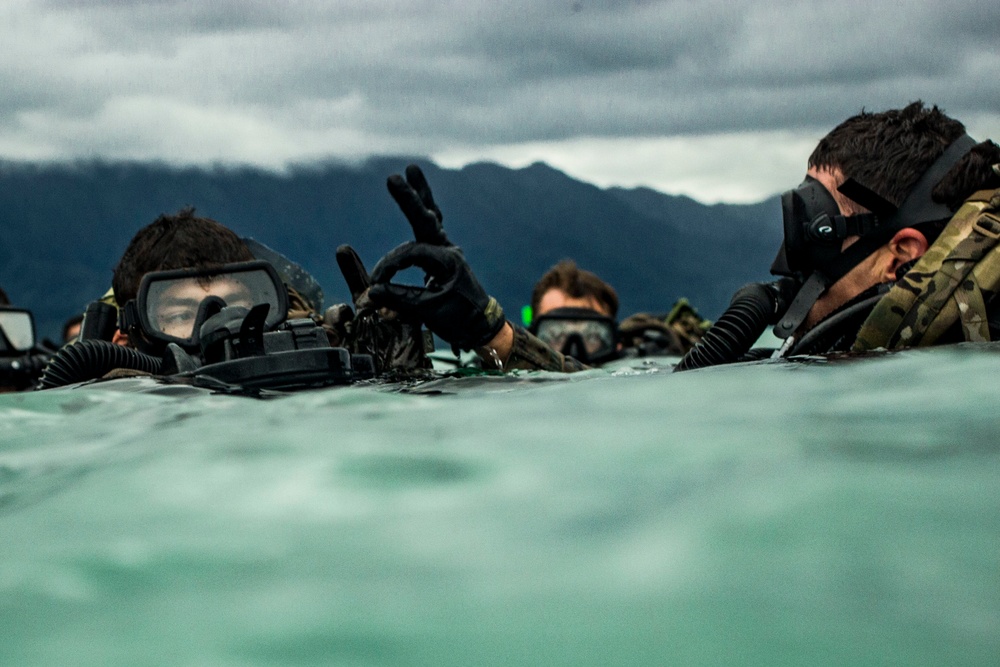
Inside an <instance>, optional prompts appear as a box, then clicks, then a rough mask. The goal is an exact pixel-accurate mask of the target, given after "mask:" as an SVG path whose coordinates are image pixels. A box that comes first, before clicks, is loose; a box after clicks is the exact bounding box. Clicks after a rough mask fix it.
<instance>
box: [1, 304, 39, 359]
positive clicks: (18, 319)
mask: <svg viewBox="0 0 1000 667" xmlns="http://www.w3.org/2000/svg"><path fill="white" fill-rule="evenodd" d="M0 329H3V334H4V336H5V337H6V339H7V342H9V343H10V346H11V347H13V348H14V349H13V350H9V352H11V351H12V352H27V351H29V350H30V349H31V348H33V347H34V346H35V322H34V319H33V318H32V317H31V312H30V311H27V310H21V309H17V308H12V309H0ZM2 346H5V345H4V343H3V342H2V341H0V347H2Z"/></svg>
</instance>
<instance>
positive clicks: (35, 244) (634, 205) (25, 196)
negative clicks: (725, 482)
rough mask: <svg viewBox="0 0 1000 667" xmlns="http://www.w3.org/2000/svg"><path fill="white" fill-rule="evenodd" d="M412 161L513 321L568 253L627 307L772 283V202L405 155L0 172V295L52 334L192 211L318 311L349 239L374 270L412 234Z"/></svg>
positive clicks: (718, 307)
mask: <svg viewBox="0 0 1000 667" xmlns="http://www.w3.org/2000/svg"><path fill="white" fill-rule="evenodd" d="M412 161H415V162H417V163H418V164H420V165H421V166H422V167H423V168H424V171H425V173H426V174H427V178H428V180H429V181H430V183H431V186H432V187H433V189H434V194H435V198H436V200H437V201H438V204H439V205H440V207H441V209H442V210H443V212H444V222H445V228H446V229H447V230H448V234H449V235H450V237H451V238H452V240H453V241H455V243H458V244H459V245H461V246H462V247H463V248H464V250H465V253H466V256H467V257H468V259H469V261H470V263H471V265H472V266H473V268H474V270H475V271H476V274H477V275H478V276H479V278H480V281H481V282H482V283H483V285H484V286H485V287H486V289H487V290H488V291H489V292H490V293H491V294H493V295H494V296H496V297H497V298H498V299H499V300H500V302H501V304H503V306H504V307H505V309H507V311H508V314H509V315H511V317H512V319H513V318H516V317H517V314H518V310H519V308H520V306H521V305H522V304H524V303H527V301H528V299H529V297H530V293H531V288H532V286H533V284H534V282H535V281H536V280H537V278H538V277H539V276H540V275H541V274H542V273H543V272H544V271H545V270H546V269H547V268H549V267H550V266H551V265H552V264H554V263H555V262H557V261H558V260H560V259H563V258H566V257H570V258H573V259H575V260H576V261H577V263H578V264H579V265H580V266H582V267H583V268H586V269H590V270H592V271H594V272H596V273H597V274H598V275H600V276H602V277H603V278H605V279H606V280H608V281H609V282H611V283H612V284H613V285H614V286H615V287H616V288H617V290H618V291H619V294H620V297H621V302H622V314H628V313H630V312H635V311H638V310H665V309H667V308H669V307H670V305H671V304H672V303H673V302H674V301H675V300H676V299H677V298H678V297H681V296H686V297H688V299H690V301H691V302H692V303H693V304H694V305H695V306H696V307H698V308H699V309H700V310H701V311H702V313H703V314H704V315H706V316H708V317H715V316H717V315H718V314H719V313H720V312H721V311H722V310H723V309H724V308H725V306H726V304H727V303H728V299H729V296H730V295H731V294H732V292H733V291H734V290H735V289H736V288H737V287H739V286H740V285H741V284H743V283H745V282H748V281H751V280H761V279H765V278H766V277H767V268H768V267H769V266H770V262H771V260H772V258H773V256H774V253H775V251H776V249H777V246H778V243H779V241H780V223H779V220H780V218H779V217H778V215H779V213H778V206H777V202H776V200H768V201H766V202H763V203H761V204H755V205H749V206H737V205H715V206H705V205H703V204H700V203H698V202H696V201H694V200H692V199H689V198H687V197H675V196H669V195H665V194H662V193H659V192H656V191H653V190H650V189H648V188H638V189H621V188H611V189H601V188H598V187H596V186H593V185H590V184H587V183H583V182H581V181H577V180H575V179H573V178H570V177H569V176H567V175H566V174H564V173H562V172H560V171H558V170H556V169H553V168H551V167H549V166H546V165H544V164H533V165H531V166H529V167H526V168H524V169H508V168H506V167H501V166H498V165H495V164H473V165H469V166H467V167H465V168H463V169H459V170H449V169H441V168H439V167H437V166H435V165H433V164H431V163H429V162H428V161H426V160H419V159H417V160H413V159H411V158H405V157H400V158H377V159H372V160H369V161H367V162H365V163H363V164H361V165H356V166H349V165H342V164H322V165H313V166H300V167H294V168H291V169H290V170H288V171H287V172H286V173H275V172H271V171H265V170H261V169H256V168H250V167H245V168H243V167H241V168H221V167H220V168H214V169H198V168H175V167H169V166H165V165H161V164H144V163H105V162H86V163H76V164H21V163H4V164H0V232H2V242H0V286H2V287H3V288H4V289H6V290H7V292H8V294H9V295H10V296H11V299H12V300H13V301H14V302H15V304H16V305H22V306H25V307H30V308H32V309H33V310H34V311H35V313H36V318H37V320H38V323H39V329H40V330H41V331H42V332H43V333H44V334H47V335H49V336H54V335H55V334H56V332H57V331H58V329H59V326H60V324H61V323H62V321H63V320H65V319H66V318H67V317H68V316H70V315H71V314H73V313H75V312H81V311H82V309H83V307H84V305H85V304H86V303H87V302H88V301H90V300H92V299H94V298H97V297H99V296H100V295H101V294H103V293H104V291H105V290H106V289H107V288H108V287H109V285H110V282H111V272H112V269H113V268H114V265H115V263H116V262H117V260H118V258H119V257H120V256H121V253H122V251H123V250H124V249H125V246H126V245H127V244H128V242H129V240H130V239H131V237H132V235H133V234H134V233H135V232H136V231H137V230H138V229H139V228H140V227H142V226H143V225H145V224H148V223H149V222H151V221H152V220H154V219H155V218H156V216H157V215H159V214H161V213H164V212H174V211H177V210H178V209H180V208H182V207H184V206H189V205H190V206H195V207H196V208H197V210H198V213H199V214H200V215H204V216H208V217H211V218H215V219H216V220H218V221H220V222H222V223H223V224H225V225H227V226H229V227H230V228H232V229H234V230H235V231H236V232H238V233H239V234H241V235H243V236H251V237H253V238H255V239H257V240H259V241H262V242H263V243H266V244H267V245H269V246H271V247H273V248H275V249H276V250H279V251H280V252H282V253H284V254H286V255H288V256H289V257H291V258H292V259H295V260H296V261H298V262H300V263H301V264H302V265H303V266H304V267H306V268H307V269H308V270H309V271H311V272H312V273H313V275H314V276H315V277H316V278H317V280H319V282H320V283H321V284H322V285H323V287H324V289H325V291H326V302H327V304H330V303H335V302H338V301H347V300H348V298H347V290H346V287H345V286H344V283H343V280H342V278H341V276H340V275H339V273H338V270H337V268H336V262H335V260H334V251H335V249H336V247H337V246H338V245H339V244H341V243H350V244H352V245H353V246H354V247H355V248H356V249H357V250H358V252H359V253H360V255H361V257H362V258H363V259H364V261H365V262H366V263H367V265H368V267H369V269H370V268H371V267H372V266H373V265H374V264H375V262H376V261H377V260H378V258H379V257H380V256H381V255H382V254H384V253H385V252H386V251H388V250H389V249H391V248H393V247H394V246H396V245H398V244H399V243H402V242H404V241H407V240H410V229H409V225H408V224H407V222H406V220H405V218H404V217H403V216H402V214H401V213H400V212H399V211H398V210H397V209H396V206H395V204H394V202H393V201H392V199H391V198H390V197H389V195H388V193H387V192H386V189H385V178H386V176H387V175H389V174H390V173H394V172H401V171H402V169H403V168H404V167H405V166H406V164H407V163H408V162H412Z"/></svg>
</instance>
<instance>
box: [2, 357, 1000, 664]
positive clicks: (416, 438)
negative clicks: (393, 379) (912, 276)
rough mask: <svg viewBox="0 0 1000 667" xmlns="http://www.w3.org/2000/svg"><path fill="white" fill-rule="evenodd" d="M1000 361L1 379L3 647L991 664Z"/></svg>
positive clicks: (69, 651)
mask: <svg viewBox="0 0 1000 667" xmlns="http://www.w3.org/2000/svg"><path fill="white" fill-rule="evenodd" d="M998 376H1000V355H997V354H994V353H990V352H989V351H981V350H979V351H977V350H969V349H958V348H954V349H950V350H947V349H943V350H933V351H930V352H911V353H905V354H900V355H895V356H892V357H889V358H883V359H875V360H866V361H862V362H855V363H838V364H810V365H803V364H782V365H758V366H750V367H731V368H721V369H712V370H708V371H701V372H692V373H684V374H676V375H673V374H669V373H666V372H663V371H662V369H661V370H658V369H656V368H655V367H650V368H646V369H642V368H640V369H639V370H628V369H624V370H619V371H617V372H614V373H612V372H607V371H592V372H588V373H584V374H578V375H574V376H550V375H546V374H521V375H519V376H517V377H515V378H510V377H507V378H502V377H478V378H477V377H473V378H465V379H450V380H441V381H437V382H435V383H432V384H430V385H428V386H425V387H423V388H422V389H418V391H423V392H424V393H400V392H397V391H390V390H389V389H388V388H386V387H347V388H332V389H326V390H321V391H313V392H303V393H300V394H296V395H293V396H288V397H283V398H278V399H273V400H267V401H261V400H254V399H248V398H241V397H232V396H221V395H205V394H201V393H196V394H195V395H190V394H191V393H190V392H188V391H185V390H184V389H183V388H181V389H177V388H168V389H166V390H165V391H164V393H162V394H156V393H153V394H151V393H133V392H128V391H124V390H123V389H127V388H128V387H129V384H128V383H108V384H107V385H104V386H95V387H90V388H86V389H76V390H54V391H48V392H39V393H35V394H21V395H4V396H0V443H2V444H0V535H2V542H0V628H3V641H2V642H0V664H2V665H81V666H83V665H190V666H202V665H205V666H207V665H211V666H223V667H225V666H229V665H233V666H236V665H327V664H344V665H480V664H483V665H485V664H497V665H499V664H537V665H645V664H648V665H663V664H684V665H718V664H742V665H845V664H851V665H899V664H907V665H918V664H926V665H944V664H947V665H991V664H997V663H996V660H997V656H1000V485H998V483H997V482H998V472H1000V438H998V435H1000V424H998V418H997V414H998V411H997V408H996V407H995V406H996V403H997V398H996V396H997V384H996V383H997V377H998Z"/></svg>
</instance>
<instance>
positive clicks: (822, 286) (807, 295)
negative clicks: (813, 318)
mask: <svg viewBox="0 0 1000 667" xmlns="http://www.w3.org/2000/svg"><path fill="white" fill-rule="evenodd" d="M830 284H831V282H830V281H829V280H828V279H827V277H826V276H825V275H823V273H822V272H820V271H813V274H812V275H811V276H809V279H808V280H806V281H805V283H803V284H802V287H801V288H800V289H799V291H798V292H797V293H796V294H795V298H794V299H793V300H792V303H791V305H790V306H788V310H786V311H785V314H784V315H783V316H782V317H781V319H780V320H779V321H778V323H777V324H776V325H774V329H773V331H774V335H775V336H777V337H778V338H782V339H784V338H788V337H789V336H791V335H792V334H793V333H794V332H795V330H796V329H798V328H799V325H800V324H802V322H803V320H805V319H806V315H808V314H809V310H810V309H811V308H812V307H813V304H814V303H816V300H817V299H819V297H820V296H821V295H822V294H823V292H825V291H826V288H827V287H829V286H830Z"/></svg>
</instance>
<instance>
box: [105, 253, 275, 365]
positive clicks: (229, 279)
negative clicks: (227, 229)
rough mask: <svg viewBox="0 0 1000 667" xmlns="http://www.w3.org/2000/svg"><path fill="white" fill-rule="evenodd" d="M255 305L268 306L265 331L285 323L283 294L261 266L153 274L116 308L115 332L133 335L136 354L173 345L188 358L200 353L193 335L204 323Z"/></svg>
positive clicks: (271, 270) (237, 265)
mask: <svg viewBox="0 0 1000 667" xmlns="http://www.w3.org/2000/svg"><path fill="white" fill-rule="evenodd" d="M261 304H267V306H268V308H267V316H266V318H265V321H264V327H263V328H264V329H265V330H271V329H274V328H275V327H276V326H278V325H279V324H281V323H282V322H284V321H285V318H286V316H287V312H288V294H287V291H286V289H285V286H284V284H282V282H281V278H279V277H278V274H277V272H276V271H275V269H274V267H272V266H271V265H270V264H269V263H267V262H263V261H252V262H238V263H234V264H225V265H222V266H219V267H215V268H211V269H179V270H176V271H154V272H152V273H147V274H146V275H145V276H143V278H142V283H141V284H140V285H139V293H138V295H137V297H136V298H135V300H133V301H129V302H128V303H126V304H125V306H124V308H122V310H121V312H120V313H119V323H118V328H119V329H121V330H122V331H126V332H130V334H131V333H133V332H135V330H136V329H138V332H139V333H140V334H141V336H140V337H139V340H138V341H137V342H139V345H138V346H139V347H140V349H141V348H143V347H147V348H150V351H156V350H162V349H163V348H165V347H166V345H167V344H168V343H176V344H177V345H179V346H180V347H182V348H183V349H185V350H187V351H188V352H194V351H197V350H198V349H199V348H200V338H199V334H200V331H201V327H202V325H203V324H204V323H205V321H206V320H207V319H208V318H210V317H212V316H213V315H216V314H217V313H219V312H220V311H221V310H222V309H223V308H231V307H239V308H240V309H246V310H247V311H249V310H251V309H253V308H254V307H255V306H260V305H261ZM140 341H141V342H140Z"/></svg>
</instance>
